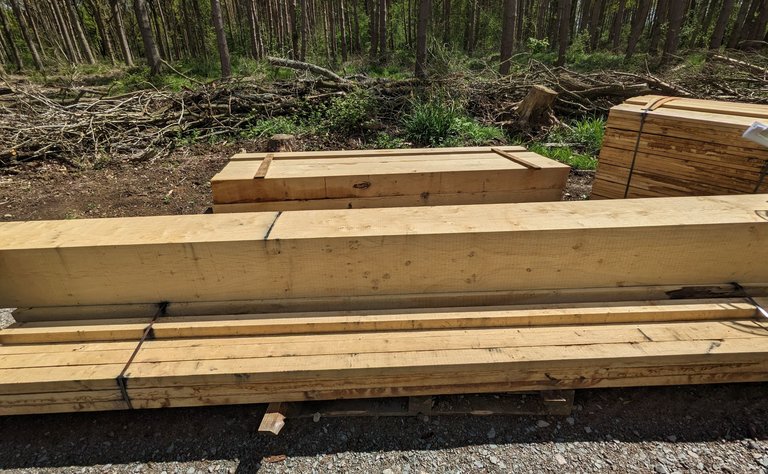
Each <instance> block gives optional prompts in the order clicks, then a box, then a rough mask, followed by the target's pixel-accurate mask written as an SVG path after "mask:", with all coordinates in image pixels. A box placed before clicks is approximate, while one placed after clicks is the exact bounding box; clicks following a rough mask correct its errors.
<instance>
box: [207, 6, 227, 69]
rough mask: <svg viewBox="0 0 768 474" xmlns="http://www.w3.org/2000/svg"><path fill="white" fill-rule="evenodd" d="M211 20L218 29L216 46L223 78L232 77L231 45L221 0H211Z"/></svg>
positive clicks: (214, 27) (215, 28)
mask: <svg viewBox="0 0 768 474" xmlns="http://www.w3.org/2000/svg"><path fill="white" fill-rule="evenodd" d="M211 20H212V22H213V29H214V30H215V31H216V47H217V48H218V50H219V62H220V63H221V78H222V79H229V78H230V77H232V62H231V61H230V59H229V46H228V45H227V33H226V31H225V30H224V18H223V17H222V15H221V3H220V1H219V0H211Z"/></svg>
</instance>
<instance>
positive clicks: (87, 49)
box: [14, 0, 96, 64]
mask: <svg viewBox="0 0 768 474" xmlns="http://www.w3.org/2000/svg"><path fill="white" fill-rule="evenodd" d="M14 1H15V0H14ZM64 3H65V4H66V5H67V9H68V10H69V16H70V17H71V19H72V26H73V27H74V28H75V34H76V35H77V40H78V41H79V42H80V48H81V49H82V50H83V53H84V54H85V59H86V60H87V61H88V62H89V63H90V64H96V58H95V57H94V56H93V51H91V45H90V44H88V38H87V37H86V36H85V31H83V24H82V22H81V20H80V15H79V14H78V13H77V8H76V6H75V4H74V3H73V0H64Z"/></svg>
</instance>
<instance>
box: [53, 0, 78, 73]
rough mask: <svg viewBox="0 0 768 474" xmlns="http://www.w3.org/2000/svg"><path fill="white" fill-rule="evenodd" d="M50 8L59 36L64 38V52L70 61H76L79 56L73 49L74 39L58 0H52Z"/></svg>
mask: <svg viewBox="0 0 768 474" xmlns="http://www.w3.org/2000/svg"><path fill="white" fill-rule="evenodd" d="M50 5H51V8H52V9H53V17H54V20H55V21H56V25H57V26H58V28H59V32H60V34H61V37H62V38H63V39H64V50H65V51H64V52H65V54H66V55H67V58H69V60H70V61H72V62H73V63H74V62H77V61H78V59H79V57H78V54H77V50H76V49H75V43H74V39H73V38H72V35H71V34H70V30H69V28H68V27H67V21H66V18H64V15H63V13H62V11H61V7H60V5H59V1H58V0H52V1H51V3H50Z"/></svg>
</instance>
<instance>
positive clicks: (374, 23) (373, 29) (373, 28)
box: [368, 0, 379, 62]
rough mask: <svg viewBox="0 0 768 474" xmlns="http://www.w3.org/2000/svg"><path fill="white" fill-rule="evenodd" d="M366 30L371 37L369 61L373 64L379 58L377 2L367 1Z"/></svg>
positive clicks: (376, 0) (373, 0)
mask: <svg viewBox="0 0 768 474" xmlns="http://www.w3.org/2000/svg"><path fill="white" fill-rule="evenodd" d="M368 19H369V21H368V24H369V27H368V29H369V30H370V35H371V51H370V57H371V61H372V62H375V61H376V58H378V56H379V26H378V25H379V4H378V0H368Z"/></svg>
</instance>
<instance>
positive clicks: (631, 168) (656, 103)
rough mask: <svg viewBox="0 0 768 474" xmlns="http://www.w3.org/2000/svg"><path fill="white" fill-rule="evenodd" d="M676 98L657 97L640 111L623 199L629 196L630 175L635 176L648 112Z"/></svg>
mask: <svg viewBox="0 0 768 474" xmlns="http://www.w3.org/2000/svg"><path fill="white" fill-rule="evenodd" d="M675 99H676V97H659V98H658V99H654V100H652V101H650V102H648V103H647V104H645V107H644V108H643V109H642V115H641V116H640V128H639V129H638V131H637V140H636V141H635V148H634V151H633V152H632V163H631V164H630V166H629V176H627V186H626V187H625V188H624V199H626V198H627V196H628V195H629V186H630V183H632V175H634V174H635V163H637V152H638V151H639V150H640V138H641V137H642V136H643V129H644V128H645V119H646V118H648V112H653V111H654V110H656V109H658V108H660V107H661V106H662V105H664V104H666V103H667V102H671V101H673V100H675Z"/></svg>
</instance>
